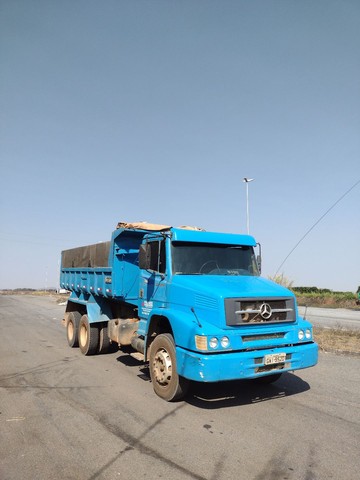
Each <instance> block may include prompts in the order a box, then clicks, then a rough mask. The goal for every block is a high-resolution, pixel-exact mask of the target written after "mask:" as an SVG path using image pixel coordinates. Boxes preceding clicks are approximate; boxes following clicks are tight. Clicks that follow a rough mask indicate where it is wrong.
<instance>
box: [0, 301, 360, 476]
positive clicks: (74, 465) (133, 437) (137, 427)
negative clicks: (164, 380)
mask: <svg viewBox="0 0 360 480" xmlns="http://www.w3.org/2000/svg"><path fill="white" fill-rule="evenodd" d="M63 309H64V307H60V306H57V305H56V304H55V302H54V300H52V299H49V298H37V297H29V296H0V339H1V351H0V437H1V439H0V478H1V480H19V479H21V480H26V479H31V480H32V479H37V480H41V479H46V480H48V479H52V480H57V479H59V480H60V479H61V480H64V479H81V480H83V479H84V480H85V479H86V480H93V479H104V480H105V479H106V480H112V479H127V480H133V479H134V480H135V479H136V480H139V479H141V478H146V479H149V480H153V479H171V480H186V479H198V480H204V479H208V480H215V479H216V480H228V479H229V480H230V479H231V480H232V479H237V480H238V479H239V480H242V479H246V480H251V479H254V480H267V479H270V480H275V479H276V480H294V479H302V480H315V479H317V480H321V479H326V480H329V479H335V480H339V479H340V480H347V479H348V480H354V479H357V478H358V474H359V471H360V455H359V452H360V357H347V356H336V355H332V354H326V355H321V356H320V362H319V364H318V365H317V366H316V367H314V368H311V369H308V370H303V371H300V372H298V373H297V374H296V375H295V374H290V373H286V374H284V375H283V377H282V378H281V379H280V380H279V381H278V382H276V383H275V384H274V385H272V386H263V387H260V386H255V385H253V384H251V383H250V382H240V381H239V382H230V383H227V384H218V385H196V386H194V387H193V389H192V392H191V393H190V395H189V397H188V398H187V400H186V401H182V402H179V403H166V402H164V401H162V400H160V399H159V398H158V397H156V395H155V394H154V393H153V391H152V387H151V383H150V381H149V378H148V375H147V371H146V369H144V368H143V367H142V366H141V364H139V363H138V362H137V361H136V360H135V359H133V358H132V357H130V356H129V355H128V354H126V353H122V352H120V351H119V352H115V353H112V354H109V355H102V356H97V357H84V356H82V355H81V354H80V352H79V350H78V349H70V348H69V347H68V346H67V342H66V338H65V329H64V328H63V327H62V326H61V318H62V312H63Z"/></svg>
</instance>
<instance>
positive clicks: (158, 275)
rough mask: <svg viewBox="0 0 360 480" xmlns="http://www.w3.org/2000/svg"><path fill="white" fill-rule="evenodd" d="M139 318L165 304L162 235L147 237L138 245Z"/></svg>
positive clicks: (164, 266) (164, 256)
mask: <svg viewBox="0 0 360 480" xmlns="http://www.w3.org/2000/svg"><path fill="white" fill-rule="evenodd" d="M139 267H140V269H141V270H140V292H139V297H140V308H139V316H140V318H148V317H149V315H150V313H151V311H152V310H153V309H154V308H165V306H166V247H165V239H164V238H163V237H155V238H151V239H148V240H147V241H146V243H144V244H143V245H141V247H140V259H139Z"/></svg>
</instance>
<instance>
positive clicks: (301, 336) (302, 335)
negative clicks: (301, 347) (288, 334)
mask: <svg viewBox="0 0 360 480" xmlns="http://www.w3.org/2000/svg"><path fill="white" fill-rule="evenodd" d="M304 337H305V333H304V331H303V330H299V331H298V338H299V340H304Z"/></svg>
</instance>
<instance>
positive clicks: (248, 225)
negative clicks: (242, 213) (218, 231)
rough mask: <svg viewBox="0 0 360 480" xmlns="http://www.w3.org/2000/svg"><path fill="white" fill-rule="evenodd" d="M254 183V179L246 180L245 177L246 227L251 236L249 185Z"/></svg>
mask: <svg viewBox="0 0 360 480" xmlns="http://www.w3.org/2000/svg"><path fill="white" fill-rule="evenodd" d="M252 181H254V178H246V177H244V180H243V182H245V184H246V225H247V233H248V235H249V234H250V223H249V183H250V182H252Z"/></svg>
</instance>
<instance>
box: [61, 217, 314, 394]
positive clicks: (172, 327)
mask: <svg viewBox="0 0 360 480" xmlns="http://www.w3.org/2000/svg"><path fill="white" fill-rule="evenodd" d="M256 245H257V244H256V241H255V239H254V238H253V237H252V236H250V235H239V234H228V233H214V232H206V231H203V230H201V229H197V228H189V227H180V228H173V227H170V226H166V225H152V224H148V223H133V224H130V223H119V224H118V226H117V229H116V230H115V231H114V232H113V234H112V237H111V241H109V242H103V243H97V244H94V245H88V246H84V247H79V248H73V249H70V250H64V251H63V252H62V256H61V273H60V287H61V288H65V289H67V290H69V291H70V292H71V295H70V297H69V299H68V302H67V306H66V311H65V315H64V320H63V323H64V324H65V327H66V332H67V340H68V343H69V346H70V347H77V346H79V347H80V350H81V352H82V353H83V354H84V355H95V354H100V353H104V352H106V351H108V350H109V349H110V348H114V346H115V347H116V348H117V347H122V346H125V345H127V346H128V347H127V348H126V349H125V350H127V351H128V350H129V349H130V351H131V352H132V351H134V354H136V355H137V356H138V357H141V359H142V360H143V361H144V362H149V372H150V377H151V381H152V384H153V388H154V391H155V392H156V394H157V395H158V396H159V397H161V398H163V399H164V400H166V401H174V400H178V399H180V398H183V397H184V396H185V394H186V392H187V389H188V386H189V382H190V381H197V382H220V381H224V380H236V379H256V380H257V381H258V382H260V383H271V382H274V381H276V380H277V379H278V378H279V377H280V375H281V374H282V373H283V372H286V371H289V370H291V371H293V370H299V369H301V368H307V367H311V366H313V365H315V364H316V363H317V356H318V347H317V344H316V343H315V342H314V339H313V334H312V326H311V324H310V323H309V322H307V321H305V320H304V319H303V318H301V317H299V315H298V312H297V305H296V299H295V296H294V294H293V293H292V292H291V291H289V290H287V289H286V288H283V287H281V286H280V285H278V284H276V283H273V282H271V281H269V280H266V279H264V278H261V277H260V273H259V271H260V263H261V258H260V256H259V255H258V256H256V255H255V247H256ZM130 345H131V347H132V348H131V347H129V346H130ZM135 352H137V353H135Z"/></svg>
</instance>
